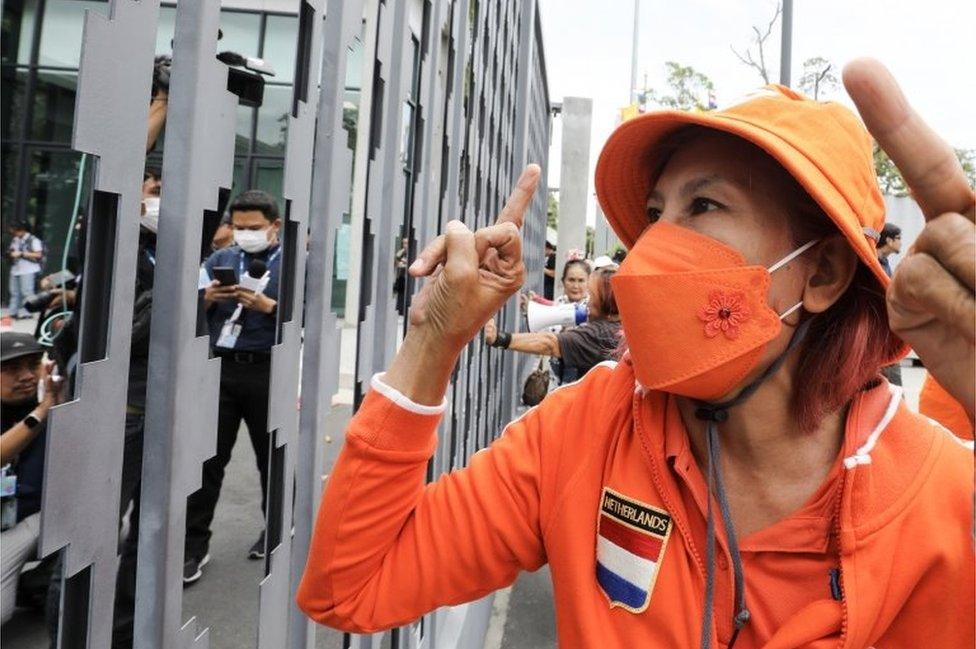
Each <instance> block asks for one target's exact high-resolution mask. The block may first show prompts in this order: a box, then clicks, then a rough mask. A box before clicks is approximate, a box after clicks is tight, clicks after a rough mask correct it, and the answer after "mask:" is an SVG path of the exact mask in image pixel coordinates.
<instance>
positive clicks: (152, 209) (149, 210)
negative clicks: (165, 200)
mask: <svg viewBox="0 0 976 649" xmlns="http://www.w3.org/2000/svg"><path fill="white" fill-rule="evenodd" d="M139 223H141V224H142V227H144V228H146V229H147V230H149V231H150V232H153V233H155V232H157V231H158V230H159V196H148V197H146V198H144V199H142V215H141V216H140V217H139Z"/></svg>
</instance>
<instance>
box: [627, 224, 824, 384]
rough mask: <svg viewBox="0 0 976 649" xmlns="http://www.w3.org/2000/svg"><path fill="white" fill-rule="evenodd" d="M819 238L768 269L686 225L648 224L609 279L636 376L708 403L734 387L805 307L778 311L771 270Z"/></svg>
mask: <svg viewBox="0 0 976 649" xmlns="http://www.w3.org/2000/svg"><path fill="white" fill-rule="evenodd" d="M816 243H817V242H816V241H811V242H809V243H807V244H805V245H803V246H801V247H800V248H798V249H797V250H795V251H793V252H792V253H790V254H789V255H787V256H786V257H785V258H783V259H782V260H780V261H779V262H777V263H776V264H774V265H773V266H770V267H769V268H765V267H763V266H748V265H746V260H745V259H744V258H743V257H742V255H741V254H740V253H739V252H738V251H737V250H735V249H733V248H730V247H729V246H726V245H724V244H722V243H719V242H718V241H716V240H715V239H711V238H709V237H706V236H704V235H701V234H698V233H697V232H694V231H692V230H689V229H687V228H682V227H680V226H677V225H674V224H672V223H668V222H666V221H659V222H658V223H655V224H654V225H653V226H651V227H650V228H649V229H648V230H647V231H646V232H645V233H644V234H643V236H641V238H640V239H639V240H638V241H637V243H636V244H634V247H633V248H632V249H631V251H630V252H629V253H628V255H627V258H626V259H625V260H624V262H623V264H622V265H621V266H620V270H619V271H617V274H616V276H615V277H614V278H613V279H612V280H611V281H612V282H613V293H614V295H615V296H616V299H617V306H618V308H619V310H620V318H621V322H622V323H623V329H624V334H625V336H626V338H627V344H628V346H629V348H630V356H631V359H632V361H633V364H634V372H635V374H636V376H637V380H638V381H640V383H641V385H642V386H643V387H644V388H646V389H650V390H663V391H665V392H670V393H673V394H679V395H682V396H686V397H692V398H695V399H700V400H703V401H713V400H715V399H719V398H721V397H723V396H724V395H726V394H728V393H729V392H731V391H732V389H733V388H734V387H735V386H736V385H738V384H739V383H740V382H741V381H742V380H743V379H744V378H745V377H746V376H747V375H748V374H749V373H750V372H751V371H752V370H753V369H755V367H756V364H757V363H758V362H759V359H760V358H761V357H762V353H763V350H764V349H765V347H766V344H767V343H768V342H769V341H770V340H772V339H773V338H775V337H776V336H777V335H779V332H780V327H781V326H782V325H781V322H782V319H783V318H785V317H786V316H788V315H789V314H791V313H793V312H794V311H796V310H797V309H799V308H800V307H801V306H802V302H800V303H798V304H796V305H795V306H793V307H792V308H791V309H789V310H787V311H786V312H785V313H783V314H777V313H776V312H775V311H773V309H771V308H770V307H769V305H768V304H767V302H766V297H767V293H768V292H769V284H770V280H771V276H770V274H771V273H772V272H774V271H775V270H777V269H779V268H781V267H783V266H784V265H786V264H787V263H789V262H790V261H792V260H793V259H795V258H796V257H798V256H799V255H801V254H803V253H804V252H806V251H807V250H809V249H810V248H811V247H812V246H813V245H814V244H816Z"/></svg>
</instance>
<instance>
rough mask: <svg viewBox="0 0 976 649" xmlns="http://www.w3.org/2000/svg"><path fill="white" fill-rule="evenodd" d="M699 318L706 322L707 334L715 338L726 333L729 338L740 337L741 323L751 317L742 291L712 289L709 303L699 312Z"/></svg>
mask: <svg viewBox="0 0 976 649" xmlns="http://www.w3.org/2000/svg"><path fill="white" fill-rule="evenodd" d="M698 319H699V320H701V321H702V322H704V323H705V336H707V337H708V338H714V337H715V336H717V335H718V334H719V333H724V334H725V337H726V338H728V339H729V340H735V339H736V338H738V337H739V325H741V324H742V323H743V322H745V321H746V320H748V319H749V308H748V307H747V306H746V298H745V295H743V294H742V291H728V292H726V291H712V293H711V294H710V295H709V296H708V304H706V305H705V306H703V307H702V308H701V310H700V311H699V312H698Z"/></svg>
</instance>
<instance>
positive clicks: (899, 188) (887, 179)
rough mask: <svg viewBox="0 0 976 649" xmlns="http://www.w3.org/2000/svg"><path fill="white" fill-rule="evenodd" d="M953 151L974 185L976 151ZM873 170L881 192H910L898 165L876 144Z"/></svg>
mask: <svg viewBox="0 0 976 649" xmlns="http://www.w3.org/2000/svg"><path fill="white" fill-rule="evenodd" d="M954 151H955V152H956V158H958V160H959V164H960V165H961V166H962V170H963V173H965V174H966V178H967V179H968V180H969V186H970V187H973V186H976V151H974V150H972V149H954ZM874 172H875V173H876V174H877V175H878V186H880V187H881V193H883V194H887V195H889V196H908V195H909V194H910V193H911V192H910V191H909V189H908V185H906V184H905V179H904V178H902V177H901V172H900V171H898V167H896V166H895V163H894V162H892V161H891V158H889V157H888V154H887V153H885V152H884V149H882V148H881V147H879V146H878V145H877V144H875V145H874Z"/></svg>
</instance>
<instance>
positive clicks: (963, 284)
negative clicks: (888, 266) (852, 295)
mask: <svg viewBox="0 0 976 649" xmlns="http://www.w3.org/2000/svg"><path fill="white" fill-rule="evenodd" d="M844 85H845V87H846V88H847V92H848V94H850V96H851V98H852V99H853V100H854V103H855V104H856V105H857V109H858V112H860V114H861V117H862V118H863V119H864V123H865V124H866V125H867V127H868V130H869V131H870V132H871V134H872V135H873V136H874V138H875V139H876V140H877V141H878V144H879V145H880V146H881V148H883V149H884V150H885V152H886V153H887V154H888V156H889V157H890V158H891V160H892V161H893V162H894V163H895V165H896V166H897V167H898V169H899V171H901V174H902V177H903V178H904V179H905V182H906V183H907V185H908V186H909V187H910V188H911V190H912V195H913V196H914V198H915V200H916V201H918V204H919V206H920V207H921V208H922V213H923V214H924V215H925V220H926V225H925V229H924V230H922V233H921V235H920V236H919V238H918V239H917V240H916V242H915V244H914V245H913V246H912V248H911V250H909V252H908V254H907V255H906V256H905V258H904V259H902V261H901V263H899V264H898V269H897V271H896V272H895V276H894V277H893V278H892V284H891V286H890V288H889V289H888V319H889V321H890V323H891V328H892V330H893V331H894V332H895V333H897V334H898V335H899V336H901V337H902V338H903V339H904V340H905V341H906V342H908V343H909V344H910V345H911V346H912V347H913V348H914V349H915V351H916V352H917V353H918V355H919V357H920V358H921V359H922V361H923V362H924V363H925V367H926V368H927V369H928V370H929V372H931V373H932V375H933V376H935V378H936V379H937V380H938V382H939V383H941V384H942V385H943V386H944V387H945V388H946V390H948V391H949V392H950V393H951V394H952V395H953V396H954V397H955V398H956V399H958V400H959V401H960V403H962V404H963V406H964V407H965V408H966V410H967V411H968V412H969V414H970V416H972V415H973V414H974V412H976V347H974V342H976V331H974V322H976V301H974V288H976V225H974V220H976V193H974V191H973V188H972V187H971V186H970V185H969V181H968V180H967V178H966V175H965V174H964V173H963V170H962V167H961V166H960V164H959V161H958V160H957V159H956V156H955V154H954V152H953V151H952V149H951V148H950V147H949V146H948V145H947V144H946V143H945V142H944V141H943V140H942V139H941V138H939V136H938V135H936V134H935V132H934V131H932V129H931V128H929V126H928V125H927V124H926V123H925V122H924V121H922V118H921V117H920V116H919V115H918V113H916V112H915V111H914V110H913V109H912V107H911V106H910V105H909V103H908V101H907V99H906V98H905V96H904V94H902V91H901V88H899V86H898V83H897V82H896V81H895V79H894V77H893V76H892V75H891V73H890V72H889V71H888V70H887V68H885V67H884V66H883V65H882V64H881V63H879V62H877V61H874V60H871V59H859V60H856V61H853V62H851V63H850V64H848V65H847V67H845V69H844Z"/></svg>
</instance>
